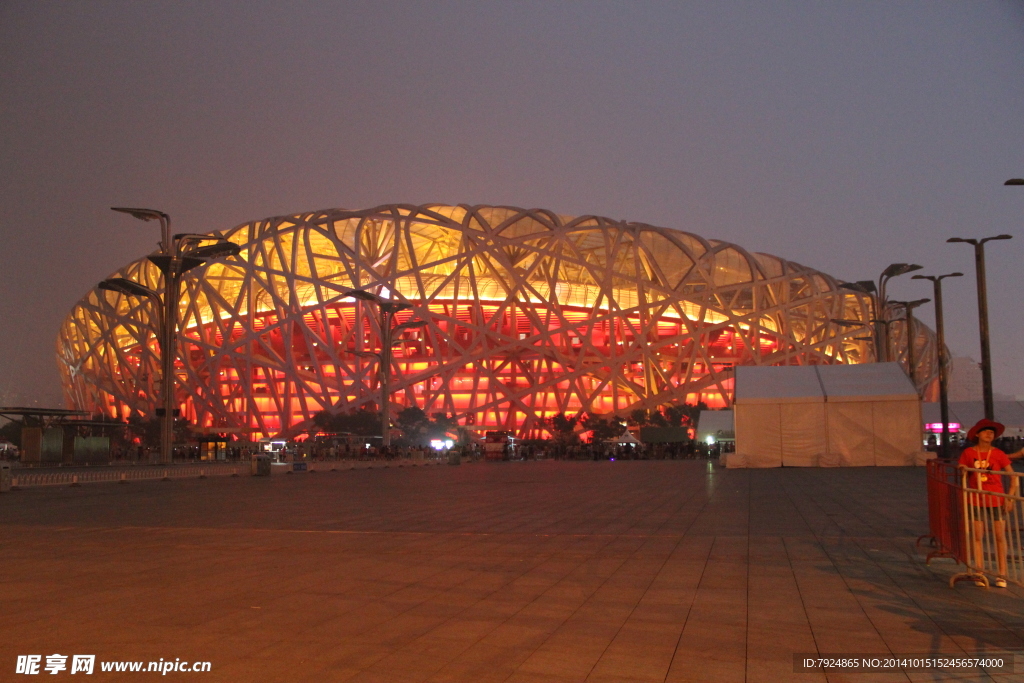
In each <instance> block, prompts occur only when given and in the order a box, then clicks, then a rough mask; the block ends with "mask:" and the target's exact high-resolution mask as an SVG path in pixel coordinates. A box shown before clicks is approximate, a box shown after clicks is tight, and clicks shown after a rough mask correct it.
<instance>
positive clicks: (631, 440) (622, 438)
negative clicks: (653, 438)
mask: <svg viewBox="0 0 1024 683" xmlns="http://www.w3.org/2000/svg"><path fill="white" fill-rule="evenodd" d="M608 440H609V441H611V442H612V443H617V444H619V445H620V446H625V445H626V444H629V445H631V446H635V445H637V444H639V443H640V439H638V438H636V437H635V436H633V434H632V432H630V431H629V430H628V429H627V430H626V431H624V432H622V434H620V435H619V436H618V437H617V438H614V439H608Z"/></svg>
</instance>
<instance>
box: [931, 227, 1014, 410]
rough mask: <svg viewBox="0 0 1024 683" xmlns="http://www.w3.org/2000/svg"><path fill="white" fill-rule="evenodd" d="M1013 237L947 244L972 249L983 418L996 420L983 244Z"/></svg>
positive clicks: (958, 238)
mask: <svg viewBox="0 0 1024 683" xmlns="http://www.w3.org/2000/svg"><path fill="white" fill-rule="evenodd" d="M1009 239H1013V235H996V236H995V237H984V238H982V239H980V240H979V239H964V238H962V237H950V238H949V239H948V240H946V241H947V242H964V243H966V244H970V245H971V246H973V247H974V271H975V275H976V276H977V279H978V331H979V333H980V337H981V388H982V392H983V394H984V395H983V399H984V401H985V418H986V419H989V420H994V419H996V417H995V415H996V409H995V403H994V402H993V400H992V354H991V351H990V350H989V339H988V289H987V287H986V285H985V242H990V241H992V240H1009Z"/></svg>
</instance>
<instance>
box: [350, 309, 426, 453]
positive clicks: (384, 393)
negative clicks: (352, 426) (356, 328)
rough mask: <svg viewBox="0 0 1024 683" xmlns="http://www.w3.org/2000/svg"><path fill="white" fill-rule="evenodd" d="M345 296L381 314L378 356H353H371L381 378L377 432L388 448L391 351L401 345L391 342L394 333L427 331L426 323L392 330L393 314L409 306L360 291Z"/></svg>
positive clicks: (368, 353) (364, 353)
mask: <svg viewBox="0 0 1024 683" xmlns="http://www.w3.org/2000/svg"><path fill="white" fill-rule="evenodd" d="M345 296H350V297H352V298H355V299H360V300H362V301H365V302H367V303H370V304H373V305H374V306H376V307H377V310H378V311H379V312H380V321H379V322H380V336H381V340H380V352H379V353H377V352H375V351H358V352H356V355H359V356H373V357H375V358H376V359H377V372H378V375H379V378H380V429H381V437H382V438H383V442H382V443H383V445H384V446H385V447H387V446H390V445H391V388H390V385H391V351H392V348H393V347H394V345H395V343H400V340H399V341H398V342H395V341H392V340H393V339H394V335H395V333H396V332H403V331H405V330H411V329H414V328H419V327H426V326H427V325H428V324H429V323H428V322H427V321H426V320H410V321H407V322H404V323H401V324H398V325H395V326H394V327H392V326H391V323H392V320H393V319H394V315H395V313H397V312H398V311H402V310H405V309H407V308H412V304H407V303H403V302H401V301H391V300H390V299H384V298H383V297H379V296H377V295H376V294H373V293H371V292H367V291H365V290H362V289H351V290H349V291H348V292H346V293H345Z"/></svg>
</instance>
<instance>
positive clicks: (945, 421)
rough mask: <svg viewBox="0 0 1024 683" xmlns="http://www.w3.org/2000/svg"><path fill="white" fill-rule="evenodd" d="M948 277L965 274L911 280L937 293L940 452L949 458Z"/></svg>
mask: <svg viewBox="0 0 1024 683" xmlns="http://www.w3.org/2000/svg"><path fill="white" fill-rule="evenodd" d="M947 277H963V273H946V274H945V275H915V276H913V277H912V278H910V279H911V280H931V281H932V286H933V288H934V291H935V341H936V343H937V344H938V345H939V350H938V357H939V411H940V415H941V418H942V441H941V442H940V446H939V448H940V452H941V453H942V457H943V458H948V457H949V395H948V391H947V389H948V387H949V368H948V364H949V359H948V358H946V333H945V332H944V328H943V323H942V281H943V280H944V279H946V278H947Z"/></svg>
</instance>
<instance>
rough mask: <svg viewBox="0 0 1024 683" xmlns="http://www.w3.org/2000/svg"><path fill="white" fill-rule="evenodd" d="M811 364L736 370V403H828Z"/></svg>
mask: <svg viewBox="0 0 1024 683" xmlns="http://www.w3.org/2000/svg"><path fill="white" fill-rule="evenodd" d="M814 367H815V366H812V365H744V366H740V367H737V368H736V403H808V402H816V403H820V402H822V401H824V400H825V396H824V393H823V392H822V389H821V382H819V381H818V375H817V373H816V372H815V371H814Z"/></svg>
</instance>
